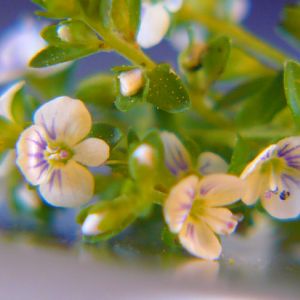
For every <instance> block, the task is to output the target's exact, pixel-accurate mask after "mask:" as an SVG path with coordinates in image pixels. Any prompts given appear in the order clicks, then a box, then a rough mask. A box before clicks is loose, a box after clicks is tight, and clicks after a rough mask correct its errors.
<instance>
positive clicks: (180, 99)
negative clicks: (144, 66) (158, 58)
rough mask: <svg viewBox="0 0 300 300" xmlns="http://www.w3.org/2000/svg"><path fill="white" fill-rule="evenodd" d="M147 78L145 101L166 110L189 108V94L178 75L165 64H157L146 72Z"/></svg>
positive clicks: (175, 110) (180, 110)
mask: <svg viewBox="0 0 300 300" xmlns="http://www.w3.org/2000/svg"><path fill="white" fill-rule="evenodd" d="M147 77H148V80H149V83H148V84H149V86H148V93H147V96H146V101H147V102H149V103H152V104H153V105H155V106H156V107H157V108H159V109H162V110H164V111H167V112H171V113H176V112H182V111H185V110H187V109H189V108H190V99H189V95H188V93H187V91H186V89H185V87H184V85H183V83H182V81H181V80H180V78H179V76H178V75H177V74H176V73H175V72H174V71H173V70H172V69H171V68H170V66H169V65H167V64H162V65H158V66H157V67H156V68H155V69H153V70H152V71H149V72H148V73H147Z"/></svg>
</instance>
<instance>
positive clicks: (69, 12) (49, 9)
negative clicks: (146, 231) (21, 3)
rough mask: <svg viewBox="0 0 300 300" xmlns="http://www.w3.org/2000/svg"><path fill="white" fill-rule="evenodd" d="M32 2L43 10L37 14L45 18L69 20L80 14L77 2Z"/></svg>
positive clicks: (52, 0) (56, 0) (43, 0)
mask: <svg viewBox="0 0 300 300" xmlns="http://www.w3.org/2000/svg"><path fill="white" fill-rule="evenodd" d="M32 2H33V3H35V4H37V5H39V6H40V7H41V8H43V9H44V10H45V11H39V12H37V14H38V15H40V16H43V17H46V18H57V19H63V18H70V17H75V16H77V15H78V14H79V12H80V9H79V6H78V2H77V0H67V1H61V0H32Z"/></svg>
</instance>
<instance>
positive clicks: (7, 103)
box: [0, 81, 25, 121]
mask: <svg viewBox="0 0 300 300" xmlns="http://www.w3.org/2000/svg"><path fill="white" fill-rule="evenodd" d="M24 84H25V81H20V82H18V83H16V84H14V85H13V86H11V87H10V88H9V89H8V90H7V91H6V92H5V93H4V94H3V95H2V96H1V97H0V116H1V117H4V118H6V119H8V120H10V121H14V120H13V115H12V112H11V105H12V101H13V99H14V97H15V95H16V93H17V92H18V91H19V90H20V89H21V88H22V87H23V86H24Z"/></svg>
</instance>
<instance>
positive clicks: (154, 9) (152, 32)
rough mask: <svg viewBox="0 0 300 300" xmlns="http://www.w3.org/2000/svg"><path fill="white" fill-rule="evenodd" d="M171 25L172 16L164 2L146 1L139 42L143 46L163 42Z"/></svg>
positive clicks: (138, 35) (143, 8)
mask: <svg viewBox="0 0 300 300" xmlns="http://www.w3.org/2000/svg"><path fill="white" fill-rule="evenodd" d="M169 26H170V16H169V14H168V12H167V10H166V9H165V8H164V6H163V4H161V3H158V4H155V5H152V4H149V3H144V4H143V6H142V14H141V23H140V28H139V31H138V34H137V42H138V44H139V45H140V46H141V47H143V48H150V47H153V46H155V45H157V44H159V43H160V42H161V40H162V39H163V38H164V36H165V35H166V33H167V32H168V29H169Z"/></svg>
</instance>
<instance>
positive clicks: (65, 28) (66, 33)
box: [41, 20, 102, 48]
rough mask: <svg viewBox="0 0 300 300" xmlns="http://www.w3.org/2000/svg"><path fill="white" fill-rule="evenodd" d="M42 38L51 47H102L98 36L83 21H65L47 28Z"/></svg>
mask: <svg viewBox="0 0 300 300" xmlns="http://www.w3.org/2000/svg"><path fill="white" fill-rule="evenodd" d="M41 36H42V37H43V39H44V40H45V41H47V42H48V44H49V45H51V46H57V47H62V48H63V47H65V46H67V45H68V44H69V45H77V46H86V45H89V47H91V46H92V45H94V46H95V48H97V47H100V46H102V41H100V40H99V38H98V36H97V34H96V33H95V32H94V31H93V30H91V29H90V27H88V26H87V25H85V24H84V23H83V22H81V21H69V20H68V21H63V22H60V23H59V24H57V25H50V26H47V27H45V28H44V29H43V30H42V32H41Z"/></svg>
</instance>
